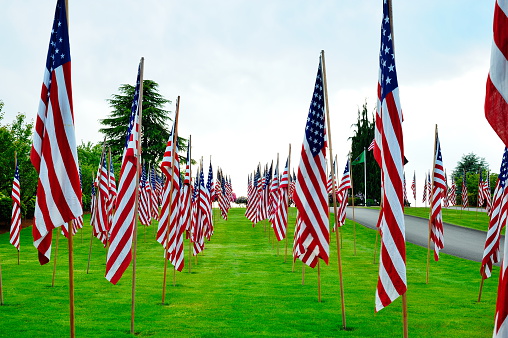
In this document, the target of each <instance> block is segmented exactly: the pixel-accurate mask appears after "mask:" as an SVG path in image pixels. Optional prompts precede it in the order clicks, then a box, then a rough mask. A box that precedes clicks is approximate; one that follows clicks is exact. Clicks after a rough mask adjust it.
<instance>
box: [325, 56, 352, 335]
mask: <svg viewBox="0 0 508 338" xmlns="http://www.w3.org/2000/svg"><path fill="white" fill-rule="evenodd" d="M321 62H322V63H323V64H322V67H323V68H322V70H323V89H324V94H325V107H326V126H327V129H328V130H327V133H326V134H327V136H328V147H329V151H330V158H333V150H332V131H331V128H330V113H329V111H328V110H329V108H328V107H329V106H328V88H327V84H326V65H325V51H324V50H322V51H321ZM332 165H333V164H332ZM331 171H332V183H334V182H335V171H334V170H331ZM335 189H336V187H335V184H332V196H333V212H334V215H335V217H334V220H335V221H334V222H335V224H334V227H335V229H336V231H335V237H336V240H337V263H338V264H337V265H338V269H339V284H340V300H341V312H342V328H343V329H345V328H346V307H345V304H344V283H343V282H342V259H341V257H340V256H341V255H340V235H339V228H338V219H337V196H336V190H335Z"/></svg>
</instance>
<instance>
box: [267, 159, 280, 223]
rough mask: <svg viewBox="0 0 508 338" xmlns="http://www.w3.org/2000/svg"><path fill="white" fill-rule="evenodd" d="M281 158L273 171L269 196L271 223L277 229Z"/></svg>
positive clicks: (269, 217)
mask: <svg viewBox="0 0 508 338" xmlns="http://www.w3.org/2000/svg"><path fill="white" fill-rule="evenodd" d="M279 184H280V183H279V159H278V158H277V166H276V167H275V171H274V172H273V179H272V183H271V184H270V191H269V196H268V219H269V220H270V224H271V225H272V227H273V228H274V229H273V231H276V230H275V211H276V209H277V205H278V204H279V198H280V191H279Z"/></svg>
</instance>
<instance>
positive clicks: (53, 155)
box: [30, 0, 83, 264]
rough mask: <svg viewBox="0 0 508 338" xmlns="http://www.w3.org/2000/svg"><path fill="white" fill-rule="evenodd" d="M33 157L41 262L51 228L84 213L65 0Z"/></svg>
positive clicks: (57, 19) (55, 34) (53, 34)
mask: <svg viewBox="0 0 508 338" xmlns="http://www.w3.org/2000/svg"><path fill="white" fill-rule="evenodd" d="M30 160H31V162H32V164H33V166H34V167H35V170H36V171H37V173H38V175H39V179H38V182H37V197H36V202H35V212H34V220H33V223H34V226H33V228H32V235H33V238H34V246H35V247H36V248H37V250H38V253H39V262H40V263H41V264H46V263H48V262H49V259H50V256H51V238H52V230H53V229H54V228H57V227H60V226H62V225H64V224H67V223H68V222H70V221H72V220H73V219H76V218H78V217H79V216H81V215H82V213H83V210H82V208H81V189H80V187H79V172H78V154H77V148H76V137H75V130H74V113H73V108H72V84H71V56H70V45H69V32H68V25H67V15H66V9H65V1H64V0H58V2H57V5H56V10H55V19H54V21H53V28H52V30H51V38H50V44H49V50H48V55H47V59H46V67H45V70H44V80H43V84H42V91H41V97H40V101H39V108H38V111H37V117H36V121H35V132H34V138H33V144H32V149H31V153H30Z"/></svg>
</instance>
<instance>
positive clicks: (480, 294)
mask: <svg viewBox="0 0 508 338" xmlns="http://www.w3.org/2000/svg"><path fill="white" fill-rule="evenodd" d="M484 281H485V278H483V276H482V281H481V282H480V291H479V292H478V303H479V302H480V301H481V300H482V290H483V282H484Z"/></svg>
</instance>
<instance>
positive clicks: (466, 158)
mask: <svg viewBox="0 0 508 338" xmlns="http://www.w3.org/2000/svg"><path fill="white" fill-rule="evenodd" d="M480 170H484V171H488V170H489V165H488V163H487V161H485V158H483V157H479V156H477V155H476V154H474V153H469V154H467V155H462V158H461V159H460V161H459V162H457V165H456V166H455V169H454V170H453V173H452V175H453V177H455V178H457V177H460V178H461V179H462V176H463V173H464V171H466V172H471V173H479V172H480Z"/></svg>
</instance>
